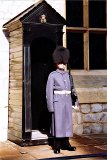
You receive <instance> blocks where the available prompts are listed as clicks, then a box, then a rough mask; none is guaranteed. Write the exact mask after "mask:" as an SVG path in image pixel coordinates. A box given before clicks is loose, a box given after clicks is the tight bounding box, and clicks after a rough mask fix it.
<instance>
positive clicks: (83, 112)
mask: <svg viewBox="0 0 107 160" xmlns="http://www.w3.org/2000/svg"><path fill="white" fill-rule="evenodd" d="M73 124H74V125H73V130H74V133H76V134H100V133H101V134H102V133H107V103H95V104H80V105H79V111H76V110H75V109H73Z"/></svg>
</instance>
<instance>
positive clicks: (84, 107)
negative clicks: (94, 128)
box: [80, 104, 90, 113]
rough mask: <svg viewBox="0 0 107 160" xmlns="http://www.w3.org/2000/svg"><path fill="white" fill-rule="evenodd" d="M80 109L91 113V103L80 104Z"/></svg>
mask: <svg viewBox="0 0 107 160" xmlns="http://www.w3.org/2000/svg"><path fill="white" fill-rule="evenodd" d="M80 110H81V112H82V113H90V104H82V105H80Z"/></svg>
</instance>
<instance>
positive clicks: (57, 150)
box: [54, 138, 61, 154]
mask: <svg viewBox="0 0 107 160" xmlns="http://www.w3.org/2000/svg"><path fill="white" fill-rule="evenodd" d="M60 148H61V141H60V138H55V139H54V153H56V154H58V153H60Z"/></svg>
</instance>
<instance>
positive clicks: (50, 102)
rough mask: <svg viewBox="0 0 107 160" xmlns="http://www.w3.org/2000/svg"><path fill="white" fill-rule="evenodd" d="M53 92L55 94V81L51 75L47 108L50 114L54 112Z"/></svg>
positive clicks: (47, 88) (48, 82)
mask: <svg viewBox="0 0 107 160" xmlns="http://www.w3.org/2000/svg"><path fill="white" fill-rule="evenodd" d="M53 92H54V79H53V76H52V75H51V74H50V75H49V77H48V80H47V84H46V100H47V108H48V111H49V112H54V107H53Z"/></svg>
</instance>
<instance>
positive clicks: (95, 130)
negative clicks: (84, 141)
mask: <svg viewBox="0 0 107 160" xmlns="http://www.w3.org/2000/svg"><path fill="white" fill-rule="evenodd" d="M91 132H92V133H94V134H99V133H102V132H103V124H99V123H98V124H97V123H93V124H92V126H91Z"/></svg>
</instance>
